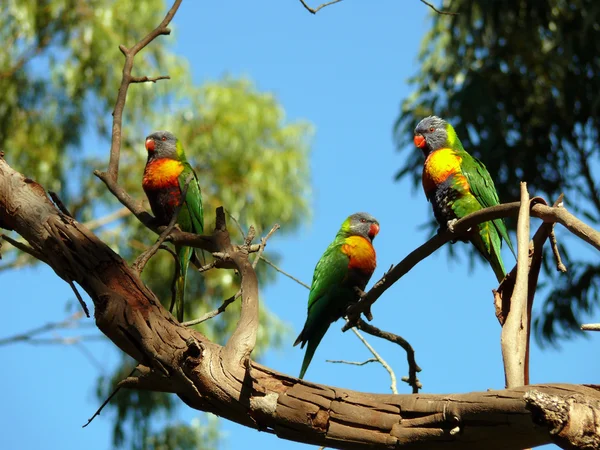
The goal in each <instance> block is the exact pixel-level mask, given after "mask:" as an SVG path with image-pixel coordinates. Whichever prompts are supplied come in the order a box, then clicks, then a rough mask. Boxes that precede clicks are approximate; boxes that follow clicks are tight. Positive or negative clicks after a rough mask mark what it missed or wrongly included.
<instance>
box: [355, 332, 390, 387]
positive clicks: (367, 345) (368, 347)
mask: <svg viewBox="0 0 600 450" xmlns="http://www.w3.org/2000/svg"><path fill="white" fill-rule="evenodd" d="M352 331H353V332H354V334H355V335H356V337H357V338H358V339H359V340H360V342H362V343H363V345H364V346H365V347H367V349H368V350H369V351H370V352H371V354H372V355H373V356H374V357H375V360H376V361H377V362H379V364H381V365H382V366H383V368H384V369H385V370H387V373H388V374H389V375H390V380H391V384H390V389H391V390H392V393H393V394H397V393H398V388H397V383H396V374H395V373H394V371H393V370H392V368H391V367H390V365H389V364H388V363H387V361H386V360H385V359H383V358H382V357H381V355H380V354H379V353H377V351H376V350H375V349H374V348H373V347H372V346H371V344H369V342H368V341H367V340H366V339H365V338H364V336H363V335H362V334H360V332H359V331H358V330H357V329H356V328H354V327H353V328H352Z"/></svg>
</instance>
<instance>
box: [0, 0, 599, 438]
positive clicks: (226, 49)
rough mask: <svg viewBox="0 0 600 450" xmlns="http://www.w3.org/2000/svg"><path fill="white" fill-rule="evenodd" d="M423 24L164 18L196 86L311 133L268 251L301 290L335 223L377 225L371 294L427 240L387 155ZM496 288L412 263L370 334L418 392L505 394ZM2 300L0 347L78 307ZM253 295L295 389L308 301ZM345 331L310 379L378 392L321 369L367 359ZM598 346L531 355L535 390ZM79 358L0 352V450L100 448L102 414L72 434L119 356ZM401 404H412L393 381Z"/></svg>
mask: <svg viewBox="0 0 600 450" xmlns="http://www.w3.org/2000/svg"><path fill="white" fill-rule="evenodd" d="M428 14H429V10H428V8H427V7H426V6H425V5H423V4H422V3H421V2H419V1H418V0H408V1H398V0H380V1H378V2H369V1H366V0H363V1H361V0H346V1H344V2H342V3H339V4H336V5H333V6H330V7H328V8H325V9H323V10H322V11H320V12H319V13H318V14H317V15H316V16H313V15H311V14H309V13H308V12H307V11H305V10H304V9H303V8H302V6H301V5H300V3H299V2H298V1H296V0H287V1H282V0H278V1H264V0H261V1H259V0H256V1H252V2H241V1H238V2H192V1H187V2H184V3H183V5H182V7H181V9H180V11H179V13H178V15H177V16H176V18H175V21H174V28H175V33H174V36H173V38H175V39H177V46H176V49H177V51H178V52H179V53H181V54H183V55H185V56H186V57H188V58H189V60H190V64H191V67H192V71H193V76H194V81H195V82H197V83H201V82H203V81H205V80H214V79H218V78H220V77H221V76H222V75H223V74H226V73H229V74H232V75H234V76H238V75H246V76H248V77H250V78H252V79H253V80H255V82H256V83H257V85H258V87H259V88H260V89H261V90H267V91H272V92H274V93H275V95H276V96H277V98H278V99H279V101H280V103H281V104H282V105H283V107H284V108H285V110H286V112H287V116H288V118H289V119H290V120H296V119H308V120H309V121H311V122H312V123H313V124H315V126H316V136H315V139H314V145H313V148H312V155H311V167H312V187H313V199H312V206H313V217H312V221H311V223H310V224H307V225H306V226H304V227H303V228H301V229H300V230H299V231H298V232H296V233H294V234H293V235H287V236H286V237H283V238H282V237H275V238H274V239H273V240H272V241H270V243H269V246H270V247H271V248H273V249H276V250H277V251H278V252H279V253H281V254H282V255H284V258H283V262H282V267H283V268H284V269H285V270H287V271H289V272H291V273H293V274H294V275H295V276H297V277H298V278H300V279H302V280H304V281H305V282H310V279H311V276H312V272H313V269H314V265H315V263H316V262H317V260H318V259H319V257H320V256H321V254H322V252H323V250H324V249H325V247H326V246H327V244H328V243H329V242H330V241H331V240H332V238H333V236H334V235H335V232H336V231H337V229H338V228H339V226H340V224H341V222H342V221H343V219H344V218H345V217H346V216H347V215H349V214H351V213H353V212H356V211H367V212H370V213H371V214H373V215H374V216H375V217H377V218H378V219H379V221H380V224H381V233H380V235H379V236H378V238H377V239H376V240H375V247H376V249H377V254H378V262H379V268H378V269H377V271H376V273H375V275H374V277H373V281H376V280H377V279H379V277H380V276H381V275H382V274H383V272H384V271H385V270H386V269H387V268H389V266H390V265H391V264H392V263H397V262H398V261H400V259H401V258H402V257H404V256H405V255H406V254H407V253H409V252H410V251H411V250H413V249H414V248H415V247H416V246H418V245H420V244H421V243H422V242H424V241H425V240H426V239H427V238H428V237H429V236H428V234H427V231H425V230H423V229H421V227H420V226H421V225H422V224H423V223H425V222H426V221H427V220H429V218H430V217H431V210H430V205H429V204H428V203H427V202H426V201H425V198H424V195H423V194H422V192H421V191H414V190H413V189H412V187H411V186H410V184H409V183H407V182H403V183H395V182H394V181H393V177H394V174H395V171H396V170H397V168H398V167H399V166H400V163H401V158H403V157H415V158H418V157H419V154H418V152H417V151H414V152H404V153H403V154H402V155H400V154H399V153H398V152H396V150H395V148H394V144H393V142H392V125H393V122H394V120H395V118H396V116H397V113H398V108H399V104H400V102H401V100H402V99H403V98H405V97H406V96H407V95H409V94H410V89H409V86H408V85H407V83H406V80H407V78H408V77H409V76H410V75H412V74H413V73H414V72H415V70H417V64H416V53H417V49H418V47H419V45H420V42H421V38H422V36H423V34H424V32H425V31H426V30H427V28H428V23H429V22H428V18H427V15H428ZM167 39H169V38H167ZM171 39H172V38H171ZM115 51H117V50H116V49H115ZM132 88H133V89H135V88H136V87H135V86H134V87H132ZM115 92H116V91H115ZM158 125H159V124H149V128H150V129H153V128H159V127H158ZM107 151H108V146H107ZM457 245H462V244H457ZM582 251H587V249H582ZM505 260H506V261H508V263H507V265H508V266H511V265H512V264H513V260H512V257H511V256H510V254H506V255H505ZM495 285H496V283H495V277H494V275H493V273H492V271H491V270H490V269H489V268H488V267H485V266H483V265H481V264H479V263H478V264H477V265H476V266H475V268H474V270H469V265H468V263H467V261H466V260H465V259H462V260H460V261H458V262H457V261H449V260H448V258H447V256H446V252H445V251H442V252H438V253H437V254H435V255H434V256H433V257H430V258H429V259H427V260H425V261H424V262H422V263H421V264H419V265H418V266H417V267H416V268H415V269H414V270H413V271H412V272H410V273H409V274H408V275H407V276H405V277H404V278H403V279H402V280H400V282H398V283H397V284H396V285H395V286H393V287H392V288H391V289H389V290H388V291H387V292H386V293H385V295H384V296H383V297H382V298H381V299H380V300H379V301H378V302H377V303H376V304H375V306H374V308H373V313H374V316H375V320H374V322H373V323H374V324H375V325H377V326H379V327H381V328H383V329H387V330H390V331H392V332H395V333H397V334H400V335H402V336H404V337H405V338H407V339H408V340H409V341H410V342H411V343H412V345H413V347H414V348H415V350H416V356H417V361H418V363H419V364H420V366H421V367H422V369H423V371H422V372H421V374H420V375H419V377H420V379H421V381H422V382H423V385H424V392H431V393H458V392H469V391H475V390H479V391H482V390H486V389H502V388H503V385H504V377H503V371H502V360H501V354H500V345H499V337H500V327H499V325H498V323H497V321H496V318H495V317H494V311H493V305H492V295H491V289H492V288H493V287H495ZM0 286H1V291H0V292H1V294H0V296H1V299H2V301H4V302H5V304H7V305H8V308H9V309H8V310H7V311H10V314H5V315H3V316H2V318H0V338H2V337H4V336H8V335H12V334H15V333H17V332H20V331H24V330H27V329H30V328H32V327H34V326H37V325H41V324H43V323H46V322H49V321H55V320H60V319H62V318H64V317H65V310H64V305H65V301H66V300H68V299H72V297H73V296H72V293H71V291H70V289H69V287H68V286H67V285H66V284H65V283H64V282H63V281H62V280H60V279H59V278H58V277H56V275H55V274H54V273H53V272H52V271H51V270H50V269H48V268H46V267H42V266H39V267H36V268H33V269H26V270H21V271H18V272H11V273H0ZM262 294H263V297H264V299H265V301H266V302H267V304H268V306H269V307H270V308H271V309H272V310H273V311H275V312H276V313H277V314H278V315H279V316H280V317H281V318H283V319H284V320H286V321H288V322H289V323H290V325H291V326H292V327H293V330H294V336H290V342H289V346H287V347H285V348H284V349H283V350H280V351H273V352H270V353H269V354H268V355H267V356H266V357H265V358H264V360H263V363H265V364H266V365H268V366H270V367H273V368H274V369H276V370H279V371H281V372H285V373H290V374H294V375H295V374H297V372H298V370H299V368H300V363H301V360H302V357H303V351H301V350H300V349H298V348H297V347H292V346H291V344H292V342H293V339H294V337H295V335H296V334H297V333H298V332H299V331H300V330H301V328H302V325H303V323H304V320H305V317H306V300H307V291H306V290H305V288H303V287H301V286H299V285H297V284H295V283H294V282H293V281H291V280H289V279H287V278H284V277H282V276H278V278H277V282H276V283H274V284H272V285H270V286H268V287H267V288H265V289H264V290H263V292H262ZM341 326H342V323H341V322H338V323H336V324H334V325H333V326H332V327H331V329H330V331H329V333H328V334H327V335H326V336H325V338H324V340H323V342H322V343H321V345H320V347H319V350H318V351H317V353H316V355H315V359H314V360H313V363H312V365H311V367H310V369H309V371H308V373H307V379H309V380H310V381H314V382H319V383H324V384H332V385H337V386H343V387H345V388H351V389H357V390H363V391H371V392H389V378H388V376H387V373H386V372H385V371H384V370H383V369H382V368H381V367H380V366H378V365H374V364H373V365H368V366H364V367H352V366H343V365H332V364H328V363H326V362H325V359H347V360H356V361H361V360H365V359H368V358H369V357H370V356H369V354H368V351H367V350H366V349H365V348H364V347H363V346H362V344H360V342H358V340H357V339H356V337H355V336H354V335H353V334H351V333H350V332H349V333H345V334H342V333H340V332H339V329H340V328H341ZM90 332H93V329H92V330H91V331H90ZM370 341H371V343H372V344H373V345H374V346H375V347H376V348H377V349H378V350H379V351H380V352H381V354H382V355H383V356H384V358H386V359H387V360H388V361H389V363H390V364H391V365H392V366H393V368H394V369H395V371H396V374H397V375H398V377H401V376H404V375H406V373H407V367H406V358H405V354H404V353H403V352H402V351H401V350H399V349H398V348H396V347H394V346H391V345H388V344H387V343H385V342H378V341H377V340H375V339H370ZM599 345H600V334H596V335H593V336H592V335H590V336H589V339H583V338H579V339H576V340H574V341H572V342H565V343H563V344H562V347H561V349H546V350H540V348H539V347H538V346H537V345H536V344H535V343H534V345H533V349H532V366H531V378H532V382H533V383H541V382H570V383H591V382H595V381H597V379H596V378H594V374H597V373H598V372H599V371H600V362H599V360H598V358H590V357H589V355H593V354H597V351H598V346H599ZM86 348H87V349H88V350H89V351H90V352H92V353H93V355H94V359H95V360H97V362H98V363H97V364H96V363H93V362H92V361H90V359H89V358H88V357H86V356H84V355H83V353H82V350H81V349H80V348H79V347H75V346H69V347H64V346H29V345H26V344H16V345H12V346H7V347H2V348H0V355H1V357H2V360H3V367H4V370H2V371H0V384H1V385H2V386H4V389H3V391H4V393H3V401H2V402H0V423H2V424H4V426H3V431H2V433H0V448H2V449H17V448H18V449H21V450H29V449H32V450H33V449H35V450H37V449H40V448H56V449H61V450H70V449H73V450H80V449H81V448H86V449H87V450H104V449H107V448H109V447H110V426H111V423H110V420H109V419H108V417H107V416H101V417H100V419H99V420H96V421H95V422H94V423H93V424H92V425H91V426H90V427H88V428H86V429H82V428H81V425H82V424H83V423H85V421H86V420H87V418H88V417H90V415H91V414H92V413H93V411H94V410H95V409H96V407H97V406H98V402H97V400H96V399H95V394H94V392H93V390H94V387H95V382H96V378H97V377H98V375H99V374H101V373H102V370H106V369H103V368H107V369H110V367H112V366H114V364H115V363H116V361H117V356H116V353H115V351H114V348H113V346H112V345H110V344H105V343H93V344H88V345H86ZM399 390H400V392H401V393H409V392H410V390H409V387H408V386H407V385H405V384H403V383H401V384H399ZM198 414H199V413H198V412H196V411H194V410H191V409H189V408H187V407H186V406H183V408H182V415H181V417H182V418H183V419H184V420H191V419H193V418H194V417H197V416H198ZM221 423H222V429H223V432H224V433H225V438H224V440H223V441H222V447H223V448H229V449H237V448H256V447H259V446H260V447H261V448H278V449H282V450H283V449H293V448H300V444H296V443H291V442H286V441H280V440H278V439H277V438H275V437H273V436H271V435H268V434H265V433H258V432H256V431H254V430H250V429H245V428H243V427H240V426H237V425H235V424H232V423H228V422H226V421H221Z"/></svg>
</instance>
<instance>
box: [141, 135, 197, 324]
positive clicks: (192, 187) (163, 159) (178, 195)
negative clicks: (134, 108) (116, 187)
mask: <svg viewBox="0 0 600 450" xmlns="http://www.w3.org/2000/svg"><path fill="white" fill-rule="evenodd" d="M146 150H147V151H148V161H147V162H146V168H145V169H144V178H143V180H142V187H143V188H144V192H146V196H147V197H148V200H149V201H150V207H151V208H152V212H153V213H154V215H155V216H156V219H157V220H158V221H159V223H160V224H161V225H168V224H169V222H170V221H171V219H172V217H173V214H174V213H175V211H176V209H177V208H178V207H179V206H180V204H181V203H182V201H183V204H182V205H181V208H180V209H179V213H178V215H177V225H178V226H179V228H180V229H181V230H182V231H185V232H190V233H198V234H202V233H203V231H204V215H203V210H202V195H201V193H200V186H199V185H198V178H197V177H196V173H195V172H194V169H193V168H192V166H191V165H190V164H189V163H188V162H187V159H186V157H185V152H184V151H183V147H182V145H181V142H179V139H177V138H176V137H175V136H174V135H173V134H172V133H170V132H168V131H156V132H154V133H152V134H151V135H150V136H148V137H147V138H146ZM186 183H187V185H186ZM186 189H187V190H186ZM184 190H186V191H185V192H186V193H185V198H184V197H183V192H184ZM175 252H176V253H177V258H178V261H179V265H178V266H179V267H178V270H177V272H176V274H175V302H174V303H175V304H176V305H177V320H179V321H180V322H181V321H183V302H184V292H185V279H186V275H187V269H188V266H189V262H190V259H191V258H192V255H193V254H194V249H193V248H192V247H186V246H180V245H176V246H175ZM172 308H173V304H171V309H172Z"/></svg>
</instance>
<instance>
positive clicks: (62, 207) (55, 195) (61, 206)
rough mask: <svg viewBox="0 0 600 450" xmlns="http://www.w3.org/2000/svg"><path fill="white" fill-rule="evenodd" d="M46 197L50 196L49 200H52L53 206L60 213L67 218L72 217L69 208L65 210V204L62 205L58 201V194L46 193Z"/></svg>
mask: <svg viewBox="0 0 600 450" xmlns="http://www.w3.org/2000/svg"><path fill="white" fill-rule="evenodd" d="M48 195H50V198H51V199H52V201H53V202H54V204H55V205H56V206H57V207H58V209H59V210H60V212H62V213H63V214H65V215H67V216H69V217H73V214H71V211H69V208H67V207H66V206H65V204H64V203H63V201H62V200H61V199H60V197H59V196H58V194H57V193H56V192H53V191H48Z"/></svg>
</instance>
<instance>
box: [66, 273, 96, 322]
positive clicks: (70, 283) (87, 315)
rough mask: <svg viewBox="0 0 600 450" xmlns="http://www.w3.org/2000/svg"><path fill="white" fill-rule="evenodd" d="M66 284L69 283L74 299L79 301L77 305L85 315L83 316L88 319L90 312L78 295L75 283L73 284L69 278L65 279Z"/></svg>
mask: <svg viewBox="0 0 600 450" xmlns="http://www.w3.org/2000/svg"><path fill="white" fill-rule="evenodd" d="M67 283H69V286H71V289H73V292H74V293H75V297H77V300H79V304H80V305H81V307H82V308H83V312H84V313H85V316H86V317H90V310H89V309H88V307H87V305H86V304H85V302H84V301H83V298H82V297H81V294H80V293H79V291H78V290H77V288H76V287H75V283H73V280H71V279H70V278H69V279H67Z"/></svg>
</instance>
